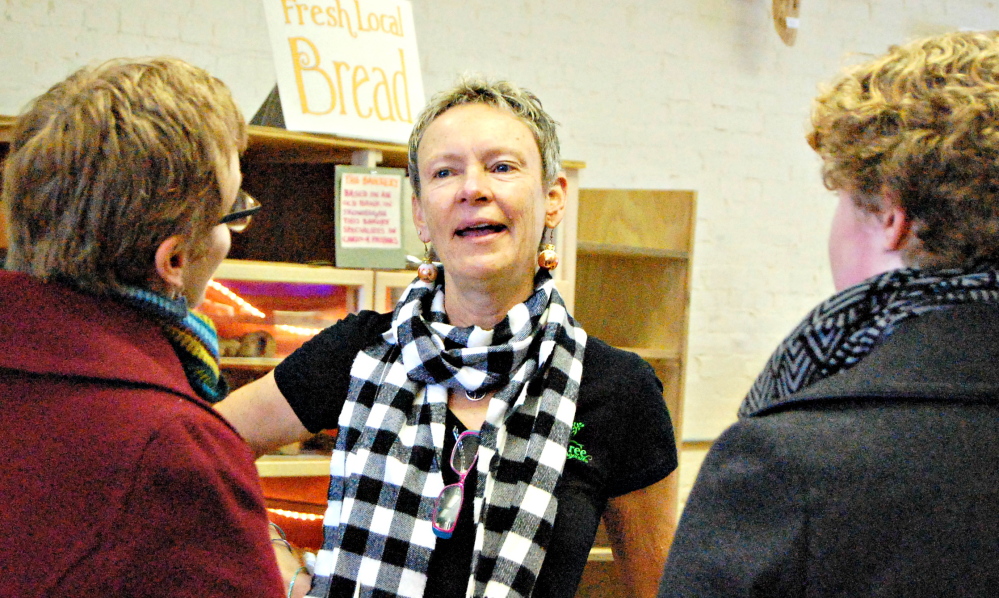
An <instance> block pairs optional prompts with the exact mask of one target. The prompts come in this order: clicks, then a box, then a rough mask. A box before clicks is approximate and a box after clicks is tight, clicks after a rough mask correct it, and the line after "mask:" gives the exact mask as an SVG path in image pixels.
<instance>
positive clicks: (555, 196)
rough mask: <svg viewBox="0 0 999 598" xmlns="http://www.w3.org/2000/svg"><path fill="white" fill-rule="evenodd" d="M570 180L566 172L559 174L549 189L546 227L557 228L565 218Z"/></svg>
mask: <svg viewBox="0 0 999 598" xmlns="http://www.w3.org/2000/svg"><path fill="white" fill-rule="evenodd" d="M568 189H569V179H568V178H566V176H565V172H559V173H558V176H557V177H556V178H555V182H554V183H552V185H551V187H549V188H548V196H547V198H546V199H547V201H546V203H545V226H547V227H548V228H555V227H556V226H558V224H559V223H560V222H562V217H563V216H565V201H566V200H565V198H566V195H567V194H568Z"/></svg>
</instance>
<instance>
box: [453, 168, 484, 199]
mask: <svg viewBox="0 0 999 598" xmlns="http://www.w3.org/2000/svg"><path fill="white" fill-rule="evenodd" d="M458 199H459V200H460V201H489V200H491V199H492V185H491V183H490V180H489V176H488V173H487V172H486V171H485V169H483V168H469V169H467V170H466V171H465V175H464V179H463V180H462V185H461V189H459V190H458Z"/></svg>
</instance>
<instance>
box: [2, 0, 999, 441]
mask: <svg viewBox="0 0 999 598" xmlns="http://www.w3.org/2000/svg"><path fill="white" fill-rule="evenodd" d="M271 1H279V0H271ZM997 4H999V2H996V1H994V0H803V2H802V12H801V30H800V31H799V34H798V41H797V44H796V45H795V46H793V47H786V46H784V45H783V44H782V43H781V41H780V40H779V39H778V37H777V35H776V33H775V32H774V31H773V25H772V22H771V17H770V12H769V7H770V1H769V0H697V1H696V2H691V1H690V0H618V1H615V2H609V1H607V0H603V1H597V0H508V1H507V2H485V1H482V0H414V2H413V8H414V17H415V20H416V28H417V34H418V37H419V48H420V55H421V60H420V62H421V65H422V68H423V79H424V87H425V89H427V90H428V92H432V91H433V90H436V89H439V88H441V87H444V86H446V85H447V84H449V83H450V82H451V81H452V80H453V79H454V77H455V75H456V74H457V73H460V72H463V71H468V70H473V71H481V72H484V73H486V74H489V75H492V76H502V77H506V78H509V79H512V80H514V81H516V82H518V83H520V84H522V85H524V86H526V87H529V88H531V89H533V90H534V91H536V92H537V93H538V95H539V96H540V97H541V98H542V99H543V100H544V102H545V105H546V106H547V107H548V108H549V109H550V111H551V112H552V113H553V114H554V115H555V117H556V118H558V119H559V120H560V121H561V122H562V125H563V127H562V139H563V146H564V147H563V155H564V156H566V157H567V158H571V159H576V160H584V161H585V162H586V163H587V168H586V170H585V171H584V172H583V174H582V185H583V186H584V187H633V188H674V189H694V190H696V191H697V192H698V193H699V205H698V217H697V232H696V248H695V267H694V275H693V296H692V314H691V321H690V347H689V355H690V363H689V367H688V372H687V411H686V416H685V429H684V435H685V436H686V437H687V438H691V439H703V438H711V437H714V436H715V435H717V433H718V432H719V431H720V430H721V429H723V428H724V426H725V425H726V424H727V423H729V422H731V421H732V420H733V418H734V413H735V409H736V407H737V405H738V403H739V401H740V400H741V397H742V395H743V394H744V393H745V391H746V390H747V389H748V387H749V385H750V384H751V382H752V380H753V378H754V376H755V374H756V372H757V371H758V370H759V368H760V367H761V366H762V364H763V363H764V361H765V360H766V358H767V356H768V355H769V353H770V351H771V350H772V349H773V347H774V346H775V345H776V344H777V343H778V342H779V341H780V339H781V338H782V337H783V336H784V334H785V333H786V332H787V331H788V330H789V329H790V328H791V326H793V325H794V323H796V322H797V320H798V319H799V318H800V317H801V315H802V314H803V313H804V312H805V311H807V310H808V309H809V308H811V307H812V305H814V304H815V303H816V302H817V301H818V300H819V299H821V298H822V297H824V296H825V295H827V294H828V293H830V292H831V290H832V285H831V283H830V282H829V273H828V267H827V265H826V258H825V235H826V231H827V227H828V221H829V218H830V216H831V213H832V204H833V202H832V201H831V199H830V195H829V193H828V192H827V191H825V190H824V189H823V187H822V185H821V183H820V181H819V177H818V166H817V162H816V160H815V158H814V156H813V155H812V153H811V151H810V150H809V148H808V147H807V145H806V144H805V142H804V140H803V137H802V133H803V132H804V130H805V126H806V122H807V118H808V105H809V101H810V99H811V97H812V96H813V95H814V94H815V91H816V87H817V85H818V84H819V83H821V82H823V81H826V80H828V79H829V78H830V77H831V76H832V75H833V74H834V73H835V72H836V71H837V70H838V69H839V68H840V67H841V66H842V65H843V64H846V63H847V62H850V61H852V60H856V59H857V58H858V56H856V55H857V54H859V57H860V58H862V57H863V55H865V54H872V53H880V52H882V51H884V50H885V49H886V47H887V46H888V45H889V44H891V43H897V42H901V41H905V40H907V39H909V38H911V37H913V36H917V35H925V34H930V33H936V32H940V31H944V30H948V29H954V28H959V27H967V28H997V27H999V6H997ZM2 6H3V8H2V11H3V12H2V17H0V40H2V41H0V44H2V45H0V47H2V48H3V51H4V55H5V58H6V60H5V61H4V65H3V74H2V76H0V113H3V114H14V113H16V112H18V111H19V110H20V108H21V107H22V106H23V104H24V103H25V102H26V101H27V100H28V99H30V98H31V97H32V96H34V95H36V94H38V93H40V92H42V91H44V89H46V88H47V87H48V86H49V85H51V84H52V83H53V82H55V81H57V80H58V79H61V78H62V77H64V76H65V75H67V74H68V73H69V72H71V71H72V70H74V69H75V68H77V67H79V66H80V65H83V64H85V63H88V62H91V61H95V60H99V59H104V58H109V57H112V56H119V55H133V56H134V55H150V54H171V55H174V56H179V57H181V58H184V59H187V60H189V61H191V62H193V63H195V64H198V65H200V66H203V67H205V68H207V69H208V70H210V71H211V72H213V73H214V74H216V75H218V76H219V77H220V78H222V79H223V80H225V81H226V82H227V83H229V85H230V86H231V87H232V88H233V90H234V93H235V95H236V98H237V101H238V102H239V103H240V105H241V106H242V107H243V109H244V111H245V112H246V113H247V116H248V117H249V116H250V115H252V114H253V113H254V112H255V110H256V108H257V106H258V105H259V104H260V102H261V101H262V99H263V98H264V97H265V96H266V94H267V92H268V91H269V90H270V88H271V87H272V86H273V84H274V75H273V65H272V62H271V55H270V45H269V43H268V39H267V31H266V26H265V24H264V22H263V9H262V4H261V3H260V2H259V1H257V0H214V1H212V2H204V1H195V0H176V1H173V2H161V1H154V0H131V1H129V2H124V1H121V2H112V1H111V0H61V1H59V2H42V1H38V0H6V1H5V2H4V4H3V5H2ZM848 53H854V54H855V55H854V57H853V58H851V57H849V56H847V54H848Z"/></svg>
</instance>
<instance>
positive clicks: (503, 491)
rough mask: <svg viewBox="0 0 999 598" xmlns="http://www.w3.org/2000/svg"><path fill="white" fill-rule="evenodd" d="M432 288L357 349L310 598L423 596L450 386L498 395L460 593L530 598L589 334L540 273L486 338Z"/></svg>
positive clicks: (403, 304)
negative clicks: (452, 320)
mask: <svg viewBox="0 0 999 598" xmlns="http://www.w3.org/2000/svg"><path fill="white" fill-rule="evenodd" d="M437 280H438V281H439V283H438V284H436V285H435V284H427V283H423V282H420V281H415V282H414V283H413V284H412V285H410V286H409V288H407V290H406V291H405V293H404V295H403V298H402V300H401V301H400V302H399V305H398V306H397V307H396V310H395V313H394V314H393V320H392V326H391V328H390V329H389V330H388V331H387V332H386V333H385V334H384V335H383V338H382V342H380V343H378V344H376V345H375V346H372V347H370V348H368V349H365V350H364V351H362V352H360V353H359V354H358V355H357V357H356V358H355V360H354V363H353V366H352V368H351V382H350V390H349V393H348V400H347V403H346V405H345V406H344V408H343V411H342V412H341V415H340V420H339V433H338V437H337V444H336V448H335V450H334V452H333V458H332V461H331V473H332V479H331V483H330V495H329V507H328V509H327V511H326V516H325V520H324V522H323V524H324V532H325V540H324V544H323V549H322V550H321V551H320V554H319V555H318V558H317V563H316V576H315V580H314V582H313V587H312V590H311V592H310V593H309V595H310V596H326V595H329V596H365V597H366V596H372V597H374V596H413V597H420V596H423V592H424V588H425V586H426V583H427V576H426V572H427V566H428V563H429V561H430V554H431V552H432V551H433V549H434V545H435V543H436V540H437V538H436V536H435V535H434V533H433V529H432V526H431V514H432V511H433V509H434V503H435V501H436V499H437V497H438V495H439V494H440V491H441V489H442V488H443V487H444V482H443V478H442V477H441V464H445V466H446V463H447V459H446V457H445V456H444V455H442V454H441V453H442V448H443V446H444V416H445V413H446V411H447V394H448V389H455V390H458V391H460V390H461V389H466V390H469V391H474V390H478V389H480V388H482V389H488V390H495V391H496V394H495V395H494V397H493V398H492V399H491V401H490V403H489V409H488V413H487V415H486V421H485V423H484V424H483V426H482V429H481V431H480V443H481V446H480V448H479V459H478V463H477V465H476V469H477V471H478V486H477V491H476V498H475V502H474V514H475V520H476V522H477V529H476V536H475V554H474V557H473V561H472V571H471V572H470V577H469V586H468V595H469V596H489V597H490V598H493V597H500V596H512V597H516V596H529V595H530V594H531V590H532V588H533V586H534V582H535V580H536V579H537V576H538V572H539V571H540V569H541V564H542V562H543V561H544V556H545V547H546V546H547V543H548V540H549V538H550V536H551V531H552V526H553V524H554V521H555V514H556V511H557V508H558V504H557V500H556V499H555V497H554V496H553V492H554V489H555V484H556V483H557V482H558V479H559V477H560V475H561V473H562V467H563V465H564V464H565V458H566V447H567V446H568V443H569V437H570V432H571V429H572V422H573V418H574V416H575V411H576V398H577V396H578V394H579V383H580V379H581V377H582V371H583V352H584V349H585V346H586V333H585V332H584V331H583V329H582V328H580V327H579V326H578V325H577V324H576V322H575V321H574V320H573V319H572V317H571V316H570V315H569V314H568V312H567V311H566V309H565V305H564V304H563V302H562V299H561V297H560V296H559V294H558V291H556V290H555V286H554V283H553V281H552V279H551V276H550V275H549V274H548V272H547V271H546V270H541V271H539V273H538V275H537V277H536V278H535V291H534V293H533V294H532V295H531V296H530V297H529V298H528V299H527V301H525V302H524V303H521V304H519V305H517V306H515V307H514V308H513V309H511V310H510V311H509V313H508V314H507V316H506V318H505V319H504V320H503V321H502V322H500V323H499V324H498V325H497V326H496V327H495V328H494V329H493V330H482V329H481V328H478V327H469V328H457V327H454V326H451V325H449V324H447V323H446V322H447V316H446V315H445V313H444V288H443V280H444V276H443V272H440V273H439V276H438V277H437Z"/></svg>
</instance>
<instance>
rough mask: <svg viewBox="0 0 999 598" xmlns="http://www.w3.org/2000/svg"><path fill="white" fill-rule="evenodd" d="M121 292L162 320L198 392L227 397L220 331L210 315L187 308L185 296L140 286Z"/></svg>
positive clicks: (214, 398)
mask: <svg viewBox="0 0 999 598" xmlns="http://www.w3.org/2000/svg"><path fill="white" fill-rule="evenodd" d="M119 296H120V297H121V298H122V299H123V300H124V301H125V303H127V304H128V305H131V306H132V307H134V308H136V309H138V310H140V311H142V312H143V313H146V314H148V315H149V316H151V317H152V318H153V319H154V320H156V321H157V322H158V323H159V324H160V326H161V327H162V329H163V333H164V334H165V335H166V337H167V339H168V340H169V341H170V345H171V346H172V347H173V349H174V351H175V352H176V353H177V357H178V358H179V359H180V363H181V366H182V367H183V368H184V375H185V376H186V377H187V380H188V382H190V384H191V387H192V388H193V389H194V392H196V393H197V394H198V396H200V397H201V398H203V399H205V400H206V401H208V402H210V403H216V402H218V401H221V400H222V399H224V398H225V396H226V395H227V394H228V391H229V387H228V384H226V381H225V378H223V377H222V374H221V371H220V369H219V343H218V333H217V332H216V331H215V325H214V324H213V323H212V320H211V319H210V318H208V317H207V316H205V315H202V314H199V313H196V312H193V311H191V310H190V309H188V307H187V299H186V298H184V297H181V298H179V299H169V298H167V297H164V296H163V295H160V294H158V293H154V292H152V291H149V290H146V289H140V288H137V287H126V288H124V289H121V290H120V291H119Z"/></svg>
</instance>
